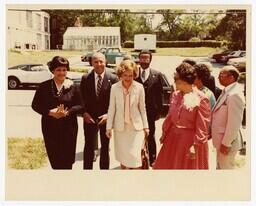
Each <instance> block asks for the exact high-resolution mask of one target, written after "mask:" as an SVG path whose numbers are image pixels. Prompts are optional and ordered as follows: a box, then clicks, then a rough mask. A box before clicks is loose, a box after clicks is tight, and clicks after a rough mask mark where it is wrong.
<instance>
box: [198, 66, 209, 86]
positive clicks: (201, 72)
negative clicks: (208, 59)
mask: <svg viewBox="0 0 256 206" xmlns="http://www.w3.org/2000/svg"><path fill="white" fill-rule="evenodd" d="M194 68H195V71H196V76H197V78H198V79H200V80H201V81H202V82H203V84H204V83H205V82H207V81H208V80H209V78H210V76H211V72H210V68H209V67H208V66H207V65H206V64H196V65H194Z"/></svg>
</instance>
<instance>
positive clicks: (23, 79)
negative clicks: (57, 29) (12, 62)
mask: <svg viewBox="0 0 256 206" xmlns="http://www.w3.org/2000/svg"><path fill="white" fill-rule="evenodd" d="M82 75H83V73H80V72H68V74H67V77H68V78H70V79H71V80H73V81H74V82H75V83H79V82H80V81H81V78H82ZM7 76H8V89H17V88H19V87H20V86H25V85H26V86H28V85H33V86H36V85H38V84H40V83H41V82H43V81H46V80H48V79H51V78H52V77H53V74H52V73H51V71H50V70H49V68H48V66H46V65H43V64H21V65H17V66H14V67H10V68H8V71H7Z"/></svg>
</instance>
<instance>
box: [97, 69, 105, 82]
mask: <svg viewBox="0 0 256 206" xmlns="http://www.w3.org/2000/svg"><path fill="white" fill-rule="evenodd" d="M105 72H106V71H105V70H104V71H103V72H102V73H101V74H100V76H101V78H102V79H103V78H104V75H105ZM94 78H95V80H97V79H98V74H97V73H96V72H95V71H94Z"/></svg>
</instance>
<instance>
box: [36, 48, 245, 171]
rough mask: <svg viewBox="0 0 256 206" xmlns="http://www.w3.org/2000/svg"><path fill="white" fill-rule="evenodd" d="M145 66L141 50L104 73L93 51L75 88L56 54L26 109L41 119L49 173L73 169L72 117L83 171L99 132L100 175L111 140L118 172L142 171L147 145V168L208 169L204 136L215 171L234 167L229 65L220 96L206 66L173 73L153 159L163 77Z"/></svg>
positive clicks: (187, 65) (187, 64)
mask: <svg viewBox="0 0 256 206" xmlns="http://www.w3.org/2000/svg"><path fill="white" fill-rule="evenodd" d="M151 60H152V54H151V52H150V51H147V50H143V51H141V52H140V54H139V65H137V64H136V63H135V62H134V61H132V60H131V59H130V58H124V60H123V61H122V62H121V63H120V64H119V65H118V66H117V70H116V74H117V75H115V74H113V73H111V72H110V71H108V70H107V69H106V59H105V56H104V55H103V54H102V53H94V54H93V56H92V66H93V70H92V71H91V72H89V73H87V74H85V75H83V77H82V81H81V84H80V86H79V85H75V84H74V83H73V82H72V81H71V80H69V79H68V78H67V77H66V75H67V71H68V70H69V62H68V60H67V59H66V58H64V57H60V56H56V57H54V58H53V59H52V61H50V62H49V63H48V66H49V69H50V71H51V72H52V73H53V78H52V79H50V80H47V81H45V82H43V83H41V84H40V86H39V88H38V89H37V91H36V93H35V96H34V99H33V102H32V108H33V109H34V110H35V111H36V112H38V113H39V114H41V115H42V122H41V123H42V133H43V137H44V141H45V146H46V151H47V155H48V157H49V160H50V164H51V166H52V168H53V169H72V165H73V163H74V162H75V150H76V139H77V131H78V124H77V115H78V114H82V116H83V119H84V137H85V145H84V164H83V168H84V169H93V161H94V149H95V147H96V144H97V138H98V132H99V134H100V135H99V136H100V143H101V151H100V169H109V164H110V157H109V141H110V139H111V138H112V137H113V139H114V149H115V158H116V160H117V161H118V162H120V166H121V169H140V168H141V166H142V159H141V149H142V146H143V142H144V141H145V140H146V141H147V142H148V150H149V163H150V166H151V167H152V168H153V169H208V168H209V164H208V140H209V139H210V138H212V141H213V144H214V146H215V147H216V150H217V168H218V169H231V168H234V160H235V155H236V153H237V151H238V150H239V148H240V145H241V139H240V136H239V135H240V132H239V129H240V126H241V122H242V115H243V109H244V96H243V93H242V92H240V90H239V89H238V85H237V83H236V81H237V78H238V76H239V73H238V71H237V70H236V69H235V68H234V67H232V66H225V67H224V68H223V69H222V70H221V72H220V74H219V81H220V84H222V85H223V86H224V89H223V91H222V93H221V94H219V93H218V90H217V88H216V87H215V82H214V78H212V76H211V74H210V70H209V67H208V66H207V65H205V64H196V63H195V62H193V61H186V60H184V62H182V63H181V64H180V65H179V66H178V67H177V68H176V72H175V74H174V82H175V86H176V90H175V91H174V92H173V93H172V95H171V96H170V108H169V112H168V114H167V116H166V118H165V120H164V123H163V126H162V136H161V138H160V142H161V143H162V147H161V149H160V151H159V153H158V154H157V148H156V140H155V121H157V120H158V119H159V118H160V115H161V111H162V105H163V103H162V101H163V79H162V74H161V73H160V72H158V71H156V70H154V69H152V68H151V67H150V63H151ZM210 82H213V83H214V86H213V87H212V88H211V87H210V86H209V83H210ZM211 85H212V84H211ZM218 96H219V97H218ZM216 97H218V99H217V101H216Z"/></svg>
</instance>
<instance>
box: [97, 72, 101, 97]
mask: <svg viewBox="0 0 256 206" xmlns="http://www.w3.org/2000/svg"><path fill="white" fill-rule="evenodd" d="M101 87H102V77H101V76H100V75H98V83H97V91H96V95H97V97H98V96H99V94H100V90H101Z"/></svg>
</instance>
